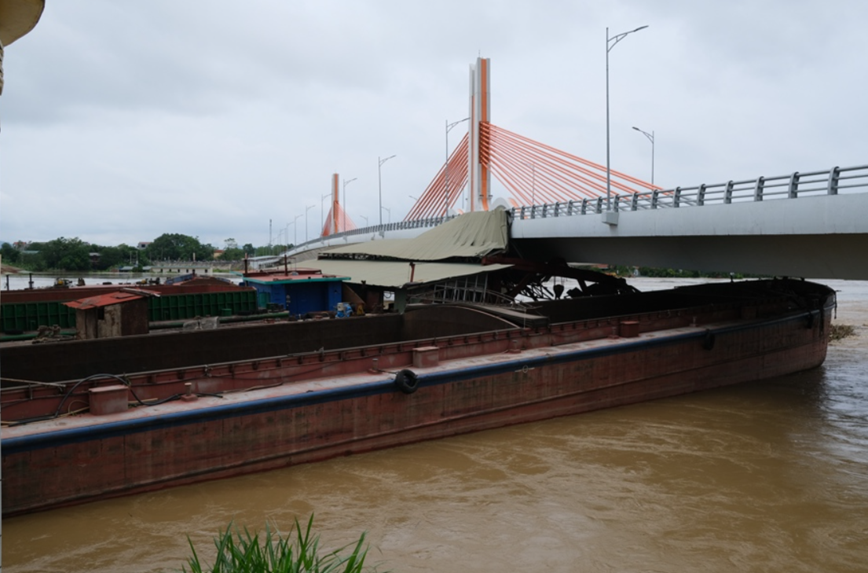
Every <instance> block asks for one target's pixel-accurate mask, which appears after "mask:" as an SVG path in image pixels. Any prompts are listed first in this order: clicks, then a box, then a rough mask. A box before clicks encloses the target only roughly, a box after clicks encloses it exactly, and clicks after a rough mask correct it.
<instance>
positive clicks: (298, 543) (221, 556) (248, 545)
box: [182, 515, 375, 573]
mask: <svg viewBox="0 0 868 573" xmlns="http://www.w3.org/2000/svg"><path fill="white" fill-rule="evenodd" d="M312 527H313V516H312V515H311V517H310V519H309V520H308V522H307V527H306V528H302V526H301V524H300V523H299V522H298V520H297V519H296V520H295V532H294V533H295V538H294V539H293V535H292V534H290V535H289V537H288V538H283V537H282V536H281V535H280V534H279V533H277V532H275V531H272V530H271V528H270V527H269V526H268V525H266V526H265V535H264V537H263V539H261V540H260V538H259V534H258V533H256V534H251V533H250V532H249V531H248V530H247V528H244V532H243V533H242V532H241V531H238V530H237V529H236V530H234V531H233V527H232V524H231V523H230V524H229V525H228V526H227V527H226V531H223V532H221V533H220V534H219V535H218V536H217V537H215V538H214V545H216V546H217V557H216V559H215V561H214V565H213V566H211V567H210V568H209V567H204V566H203V565H202V563H201V562H200V560H199V556H198V554H197V553H196V548H195V547H193V542H192V541H190V539H189V537H188V538H187V541H188V542H189V543H190V550H191V551H192V552H193V556H192V557H190V558H189V559H188V560H187V563H188V565H189V566H190V572H191V573H205V572H208V573H254V572H255V573H301V572H304V573H363V572H365V571H375V569H374V568H372V567H365V557H367V553H368V548H367V546H366V545H365V534H364V533H362V535H361V536H360V537H359V540H358V542H356V544H355V546H353V549H352V552H350V553H349V554H348V555H342V553H344V552H345V551H346V550H347V549H348V548H349V547H351V546H350V545H347V546H345V547H342V548H340V549H337V550H335V551H331V552H323V551H322V550H321V549H320V547H319V535H313V536H312V535H311V528H312ZM321 553H322V554H321ZM182 571H183V572H185V573H186V571H187V568H186V567H183V568H182Z"/></svg>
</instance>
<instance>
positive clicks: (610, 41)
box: [606, 26, 648, 211]
mask: <svg viewBox="0 0 868 573" xmlns="http://www.w3.org/2000/svg"><path fill="white" fill-rule="evenodd" d="M647 27H648V26H639V27H638V28H636V29H635V30H630V31H629V32H622V33H620V34H616V35H614V36H612V37H609V28H608V27H606V211H611V210H612V168H611V163H610V161H609V52H611V51H612V48H614V47H615V46H616V45H618V42H620V41H621V40H623V39H624V38H626V37H627V36H628V35H629V34H632V33H633V32H638V31H639V30H644V29H645V28H647Z"/></svg>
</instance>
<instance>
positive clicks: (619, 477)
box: [2, 279, 868, 573]
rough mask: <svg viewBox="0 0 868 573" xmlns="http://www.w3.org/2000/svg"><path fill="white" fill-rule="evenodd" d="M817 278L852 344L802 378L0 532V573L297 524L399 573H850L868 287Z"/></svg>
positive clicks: (133, 567)
mask: <svg viewBox="0 0 868 573" xmlns="http://www.w3.org/2000/svg"><path fill="white" fill-rule="evenodd" d="M631 282H632V284H634V285H636V286H637V287H638V288H639V289H640V290H652V289H654V288H663V287H666V286H669V285H671V284H684V282H685V281H663V280H655V279H637V280H634V281H631ZM823 282H825V283H826V284H829V285H830V286H832V287H833V288H835V289H837V290H839V308H838V312H837V320H836V322H837V323H839V324H850V325H853V326H855V327H856V335H855V336H853V337H850V338H846V339H844V340H842V341H840V342H836V343H833V344H832V345H831V346H830V349H829V354H828V358H827V361H826V363H825V364H824V365H823V366H822V367H820V368H818V369H815V370H812V371H809V372H803V373H800V374H795V375H791V376H785V377H781V378H776V379H773V380H769V381H766V382H763V383H758V384H746V385H741V386H736V387H729V388H723V389H718V390H713V391H709V392H703V393H699V394H692V395H688V396H681V397H678V398H672V399H666V400H659V401H655V402H650V403H645V404H639V405H634V406H628V407H621V408H615V409H611V410H605V411H600V412H594V413H590V414H583V415H579V416H571V417H566V418H559V419H554V420H549V421H544V422H537V423H531V424H524V425H519V426H512V427H508V428H502V429H498V430H491V431H486V432H479V433H475V434H469V435H464V436H459V437H454V438H449V439H443V440H437V441H431V442H425V443H420V444H414V445H410V446H405V447H401V448H395V449H391V450H385V451H379V452H373V453H369V454H364V455H356V456H350V457H344V458H339V459H334V460H331V461H328V462H322V463H318V464H310V465H303V466H297V467H292V468H287V469H284V470H277V471H273V472H268V473H261V474H256V475H250V476H245V477H240V478H235V479H228V480H222V481H215V482H208V483H204V484H199V485H195V486H189V487H180V488H174V489H170V490H165V491H161V492H156V493H151V494H144V495H139V496H134V497H127V498H122V499H116V500H109V501H105V502H99V503H92V504H89V505H83V506H78V507H72V508H66V509H60V510H56V511H50V512H44V513H39V514H34V515H29V516H23V517H17V518H12V519H4V520H3V532H2V541H3V565H4V566H5V567H4V568H3V570H4V571H6V573H13V572H36V571H39V572H54V571H57V572H73V571H89V572H114V571H130V572H144V571H179V570H180V569H181V566H182V565H184V564H185V562H186V561H185V560H186V558H187V557H188V556H189V555H190V549H189V546H188V542H187V538H188V536H189V538H190V539H191V540H192V542H193V543H194V544H195V546H196V549H197V551H198V552H199V554H200V556H203V557H204V558H205V559H204V560H205V561H206V562H207V561H208V559H210V558H212V557H213V554H214V549H213V544H212V539H213V537H214V535H215V534H216V533H217V531H218V530H221V529H224V528H225V527H226V526H227V524H229V523H230V522H232V523H234V524H235V525H237V526H239V527H248V528H249V529H251V530H262V529H264V526H265V524H266V523H268V524H270V525H272V526H274V527H276V528H277V529H279V530H280V531H282V532H288V531H289V530H290V529H291V527H292V524H293V521H294V520H295V519H296V518H298V519H300V520H306V519H307V518H308V517H309V516H310V515H311V514H315V523H314V529H315V531H316V532H317V533H319V534H320V535H321V543H322V544H324V545H325V546H327V547H332V548H335V547H339V546H341V545H344V544H347V543H351V542H353V541H355V540H356V539H358V536H359V535H360V534H361V533H362V532H367V541H368V542H369V543H370V552H369V557H368V563H379V564H380V569H381V570H391V571H395V572H397V573H400V572H412V571H435V572H447V571H448V572H452V571H458V570H460V571H485V572H493V571H522V572H523V573H533V572H551V571H600V572H670V573H671V572H697V571H699V572H724V571H725V572H729V571H786V572H801V571H804V572H815V571H824V572H850V571H852V572H856V571H868V282H845V281H823Z"/></svg>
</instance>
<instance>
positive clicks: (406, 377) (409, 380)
mask: <svg viewBox="0 0 868 573" xmlns="http://www.w3.org/2000/svg"><path fill="white" fill-rule="evenodd" d="M395 386H396V387H397V388H398V390H400V391H401V392H403V393H404V394H412V393H413V392H415V391H416V390H418V389H419V377H418V376H416V373H415V372H413V371H412V370H401V371H400V372H398V374H397V375H396V376H395Z"/></svg>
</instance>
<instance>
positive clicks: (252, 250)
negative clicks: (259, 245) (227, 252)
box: [241, 243, 256, 257]
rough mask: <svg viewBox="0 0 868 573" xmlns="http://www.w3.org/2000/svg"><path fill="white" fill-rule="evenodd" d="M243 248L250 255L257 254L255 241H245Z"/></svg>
mask: <svg viewBox="0 0 868 573" xmlns="http://www.w3.org/2000/svg"><path fill="white" fill-rule="evenodd" d="M241 248H242V249H243V250H244V252H245V254H247V256H248V257H252V256H254V255H256V247H254V246H253V243H244V246H243V247H241Z"/></svg>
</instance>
